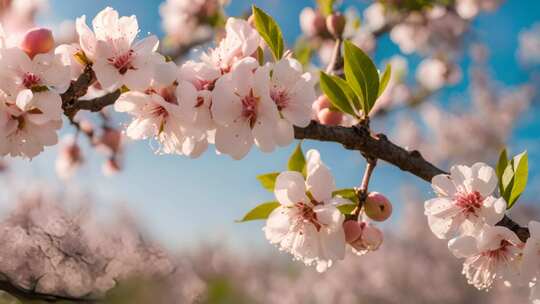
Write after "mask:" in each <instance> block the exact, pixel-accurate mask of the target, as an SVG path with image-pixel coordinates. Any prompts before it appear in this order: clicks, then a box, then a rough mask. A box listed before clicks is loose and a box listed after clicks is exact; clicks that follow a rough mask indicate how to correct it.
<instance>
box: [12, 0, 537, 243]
mask: <svg viewBox="0 0 540 304" xmlns="http://www.w3.org/2000/svg"><path fill="white" fill-rule="evenodd" d="M160 2H161V1H157V0H151V1H148V0H144V1H143V0H131V1H125V0H114V1H105V0H93V1H73V0H69V1H68V0H51V10H50V11H49V12H48V13H46V14H44V15H43V16H41V17H40V19H41V20H42V21H43V22H44V23H48V24H53V23H58V22H60V21H62V20H64V19H74V18H75V17H77V16H80V15H82V14H86V15H87V17H88V19H90V20H91V19H92V18H93V16H94V15H95V14H96V13H97V12H98V11H100V10H101V9H102V8H104V7H106V6H112V7H114V8H115V9H117V10H119V11H120V13H121V14H122V15H131V14H135V15H137V17H138V20H139V25H140V27H141V33H146V32H151V33H155V34H158V35H162V31H161V29H160V18H159V13H158V5H159V3H160ZM252 3H256V4H257V5H258V6H260V7H261V8H263V9H264V10H266V11H268V12H269V13H270V14H271V15H273V16H274V17H275V18H276V20H277V21H278V23H279V24H280V25H281V26H282V27H283V28H284V29H285V31H284V33H285V36H286V39H287V40H288V41H289V42H292V41H294V39H295V37H296V36H297V35H298V34H299V33H300V28H299V25H298V14H299V12H300V10H301V9H302V8H303V7H305V6H308V5H312V4H313V2H312V1H309V0H294V1H291V0H287V1H285V0H267V1H248V0H232V4H231V5H230V6H229V7H228V9H227V11H228V13H229V14H230V15H238V14H241V13H242V12H245V11H246V10H248V9H249V7H250V5H251V4H252ZM366 3H367V1H344V4H345V6H348V5H355V6H357V7H358V8H359V9H361V8H363V7H365V6H366ZM539 19H540V1H533V0H531V1H507V2H506V3H505V4H504V5H503V6H502V7H501V9H500V10H499V11H497V12H495V13H490V14H482V15H481V16H480V17H479V18H477V19H476V20H475V22H474V28H475V33H474V37H475V39H478V40H479V41H482V42H484V43H486V44H487V45H488V48H489V50H490V55H491V57H490V67H491V72H492V74H493V75H494V77H495V78H496V79H497V80H498V81H500V82H501V83H503V84H505V85H515V84H520V83H523V82H526V81H527V80H528V79H529V77H530V73H531V69H530V68H528V69H525V68H523V67H520V66H519V64H518V62H517V58H516V55H515V52H516V49H517V34H518V33H519V31H521V30H522V29H524V28H528V27H530V26H531V25H532V24H533V23H534V22H536V21H538V20H539ZM397 53H399V50H398V48H397V47H396V46H394V45H393V44H392V43H391V42H390V41H389V39H388V37H385V38H383V39H382V42H381V43H380V44H379V47H378V49H377V54H376V57H375V58H376V60H377V61H379V62H380V61H381V60H382V59H384V58H388V57H389V56H391V55H394V54H397ZM409 59H410V62H411V63H412V64H413V65H414V64H416V63H417V62H418V58H417V57H416V56H413V57H411V58H409ZM468 64H469V62H468V60H467V59H463V60H462V62H461V65H462V67H463V68H464V69H465V70H466V68H467V66H468ZM467 86H468V83H467V79H465V80H464V81H463V82H462V83H461V84H459V85H457V86H456V87H454V88H450V89H447V90H445V91H444V92H442V93H441V94H439V95H438V96H436V97H439V99H437V98H436V99H437V100H438V101H443V100H444V99H447V98H448V97H450V96H454V95H456V94H459V95H462V94H463V93H464V92H466V88H467ZM536 114H538V109H536V110H535V111H531V112H530V113H528V114H527V115H525V116H524V118H523V121H522V122H521V123H520V124H519V125H518V127H517V131H516V132H515V136H513V138H512V140H511V142H510V143H509V144H510V146H511V148H512V150H513V151H514V152H517V151H521V150H523V149H528V150H529V151H530V154H531V155H530V156H531V171H533V172H534V171H538V170H537V169H540V149H539V148H540V147H539V146H538V145H539V143H538V134H539V132H540V122H539V120H538V119H535V116H536ZM304 148H305V150H307V149H308V148H317V149H319V150H321V153H322V156H323V159H324V160H325V162H326V163H327V164H328V165H329V166H330V167H331V169H332V170H333V172H334V175H335V176H336V181H337V184H338V186H339V187H351V186H355V185H357V184H358V183H359V181H360V178H361V174H362V172H363V166H364V164H363V161H362V159H361V157H360V155H359V154H358V153H355V152H351V151H345V150H343V149H342V147H341V146H339V145H336V144H330V143H319V142H306V143H305V144H304ZM291 150H292V147H289V148H285V149H280V150H278V151H277V152H275V153H273V154H263V153H260V152H258V151H254V150H252V152H251V153H250V154H249V155H248V156H247V157H246V159H244V160H243V161H240V162H239V161H233V160H232V159H230V158H228V157H226V156H217V155H215V153H213V151H208V152H207V153H206V154H205V155H204V156H203V157H201V158H199V159H196V160H191V159H187V158H183V157H180V156H158V155H155V154H154V153H153V152H152V151H153V149H152V148H151V147H150V145H149V144H148V143H146V142H138V143H133V144H130V145H129V147H128V149H127V159H126V170H125V171H123V173H122V174H120V175H118V176H116V177H113V178H105V177H103V176H102V175H101V173H100V162H99V161H100V160H101V158H100V156H98V155H95V153H94V154H90V155H87V158H88V164H87V165H86V166H85V167H84V168H83V169H82V171H81V172H80V174H79V175H78V177H77V178H76V179H75V180H73V181H71V182H69V183H67V184H62V183H61V182H60V181H58V180H57V179H56V178H55V177H54V176H53V175H52V174H51V172H53V160H54V156H55V149H54V148H53V149H49V150H48V151H47V152H46V153H44V154H43V155H41V156H39V157H38V158H36V159H35V160H33V161H32V163H31V164H27V163H25V162H17V168H18V170H20V172H21V175H22V176H28V177H37V178H38V179H40V180H43V181H46V182H47V183H49V184H52V185H53V186H54V187H56V188H57V189H59V190H61V191H63V190H65V189H68V190H67V191H68V192H74V191H82V192H85V193H89V194H91V195H92V196H94V197H95V198H96V199H97V200H98V201H99V202H100V203H99V204H100V206H101V207H103V208H102V210H104V211H107V210H109V208H110V206H112V205H115V204H117V202H121V203H122V204H125V205H126V206H127V207H128V208H129V209H130V210H133V212H134V214H135V216H136V217H137V218H138V219H140V220H141V222H142V223H143V225H144V226H145V227H146V228H148V231H149V233H150V234H151V235H152V236H153V237H157V238H158V239H159V240H162V241H164V242H165V243H166V244H168V245H170V246H171V247H173V248H184V247H189V246H191V245H193V244H197V243H200V242H201V241H208V240H228V242H229V244H230V245H231V246H233V247H235V248H247V246H251V245H252V244H253V243H256V244H258V245H260V246H257V248H260V249H262V250H265V249H267V246H269V245H263V244H266V242H265V241H264V236H263V234H262V232H261V230H260V229H261V227H262V223H260V222H258V223H246V224H236V223H234V220H235V219H238V218H240V217H241V216H242V214H243V213H244V212H245V211H247V210H249V209H250V208H251V207H253V206H255V205H256V204H257V203H259V202H263V201H268V200H271V199H272V195H271V194H270V193H268V192H266V191H265V190H263V189H262V188H261V187H259V185H258V183H257V181H256V179H255V176H256V175H258V174H261V173H266V172H272V171H276V170H280V169H283V168H284V164H285V163H286V160H287V158H288V155H289V154H290V151H291ZM536 176H538V175H537V174H534V177H533V180H532V184H531V186H534V187H530V188H529V191H528V194H527V196H530V197H532V196H533V195H536V194H538V190H536V189H538V186H540V182H539V181H538V179H537V178H536ZM405 180H407V181H410V180H414V178H413V179H411V175H408V174H405V173H403V172H401V171H399V170H398V169H396V168H393V167H390V166H389V165H386V164H381V166H380V168H379V169H378V170H376V172H375V174H374V177H373V182H372V185H371V189H372V190H376V191H379V192H384V193H386V194H387V195H389V196H390V197H391V198H392V200H393V202H394V205H395V206H399V204H400V203H401V202H402V200H401V199H400V185H403V181H405ZM415 183H416V184H418V185H419V186H420V188H421V189H424V190H425V191H428V189H429V188H428V185H427V184H425V183H421V182H415ZM74 189H75V190H74ZM426 193H427V192H426ZM418 208H419V210H418V212H422V205H421V202H419V204H418ZM396 209H397V210H398V212H397V213H399V209H400V208H399V207H397V208H396ZM396 218H397V217H396ZM395 220H396V219H394V221H395Z"/></svg>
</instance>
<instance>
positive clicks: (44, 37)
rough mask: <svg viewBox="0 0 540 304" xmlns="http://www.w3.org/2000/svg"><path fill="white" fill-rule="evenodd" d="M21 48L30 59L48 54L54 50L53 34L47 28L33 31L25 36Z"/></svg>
mask: <svg viewBox="0 0 540 304" xmlns="http://www.w3.org/2000/svg"><path fill="white" fill-rule="evenodd" d="M20 47H21V49H22V50H23V51H24V52H25V53H26V54H28V56H29V57H30V58H34V56H36V55H37V54H44V53H48V52H50V51H51V50H52V49H53V48H54V37H53V34H52V32H51V31H50V30H49V29H46V28H34V29H31V30H29V31H28V32H26V34H25V35H24V38H23V40H22V42H21V45H20Z"/></svg>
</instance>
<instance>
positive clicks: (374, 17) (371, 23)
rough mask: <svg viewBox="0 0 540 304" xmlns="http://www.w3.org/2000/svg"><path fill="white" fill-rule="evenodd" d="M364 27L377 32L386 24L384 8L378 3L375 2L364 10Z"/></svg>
mask: <svg viewBox="0 0 540 304" xmlns="http://www.w3.org/2000/svg"><path fill="white" fill-rule="evenodd" d="M364 19H365V23H366V27H367V28H368V29H369V30H371V31H378V30H380V29H381V28H382V27H383V26H384V25H385V24H386V16H385V8H384V5H383V4H382V3H380V2H375V3H373V4H371V5H370V6H368V7H367V8H366V9H365V10H364Z"/></svg>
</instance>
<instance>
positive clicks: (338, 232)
mask: <svg viewBox="0 0 540 304" xmlns="http://www.w3.org/2000/svg"><path fill="white" fill-rule="evenodd" d="M334 190H335V182H334V178H333V177H332V174H331V173H330V170H329V169H328V168H327V167H326V166H325V165H324V163H322V161H321V159H320V155H319V152H317V151H316V150H310V151H308V153H307V177H306V179H304V177H303V176H302V174H301V173H299V172H293V171H285V172H282V173H281V174H280V175H279V176H278V177H277V179H276V186H275V190H274V194H275V196H276V198H277V200H278V201H279V203H280V204H281V206H279V207H278V208H276V209H275V210H274V211H272V213H271V214H270V216H269V217H268V220H267V222H266V226H265V227H264V232H265V234H266V238H267V239H268V241H270V243H272V244H276V245H277V246H279V248H280V250H283V251H286V252H289V253H290V254H292V255H293V256H294V258H295V259H298V260H301V261H303V262H304V263H305V264H306V265H312V264H316V268H317V271H319V272H323V271H325V270H326V269H327V268H328V267H330V266H332V264H333V262H334V261H335V260H342V259H343V258H344V255H345V233H344V231H343V220H344V216H343V214H341V212H340V211H339V210H338V209H337V208H336V206H337V205H339V204H341V203H344V202H345V200H344V199H341V198H332V191H334ZM308 194H309V195H308ZM349 203H350V202H349Z"/></svg>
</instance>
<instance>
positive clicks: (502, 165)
mask: <svg viewBox="0 0 540 304" xmlns="http://www.w3.org/2000/svg"><path fill="white" fill-rule="evenodd" d="M507 166H508V152H507V151H506V149H503V150H502V151H501V154H500V155H499V161H498V162H497V168H496V170H495V171H496V172H497V178H498V180H499V193H500V195H503V193H504V189H505V188H504V186H503V182H502V177H503V173H504V170H505V169H506V167H507Z"/></svg>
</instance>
